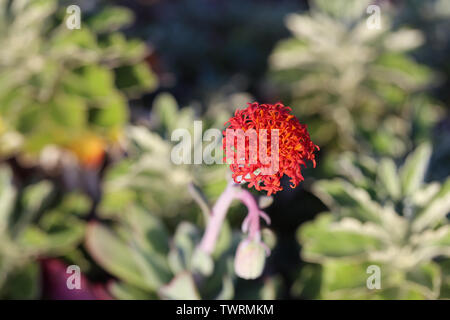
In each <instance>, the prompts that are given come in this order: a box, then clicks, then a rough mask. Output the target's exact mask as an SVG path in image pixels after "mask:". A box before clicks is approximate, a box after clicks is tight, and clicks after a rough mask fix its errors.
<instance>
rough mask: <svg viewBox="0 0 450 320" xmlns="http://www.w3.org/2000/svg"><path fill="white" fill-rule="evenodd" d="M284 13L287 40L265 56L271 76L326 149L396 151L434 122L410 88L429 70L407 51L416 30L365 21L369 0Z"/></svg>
mask: <svg viewBox="0 0 450 320" xmlns="http://www.w3.org/2000/svg"><path fill="white" fill-rule="evenodd" d="M312 4H313V6H312V8H311V10H310V12H308V13H305V14H301V15H299V14H291V15H289V16H288V17H287V18H286V23H287V26H288V28H289V29H290V31H291V32H292V35H293V36H292V37H291V38H289V39H286V40H283V41H281V42H280V43H279V44H278V46H277V47H276V48H275V50H274V52H273V53H272V56H271V59H270V65H271V76H272V79H273V80H274V82H275V83H277V84H278V87H279V90H280V91H281V93H282V94H283V95H284V96H285V98H286V100H287V101H288V102H286V103H287V104H289V105H290V106H291V107H292V108H293V109H294V111H295V113H296V114H297V115H298V116H299V118H300V119H301V121H302V122H304V123H306V124H308V128H309V129H310V131H311V135H312V137H313V138H314V139H315V142H316V143H317V144H318V145H319V146H321V147H322V148H324V149H326V150H338V151H339V150H348V149H352V150H358V151H365V152H374V151H375V152H376V153H380V154H387V155H395V156H401V155H403V154H404V153H405V152H407V151H408V150H410V149H411V147H412V146H413V145H412V144H411V141H413V142H414V141H416V140H420V139H423V138H425V137H426V135H425V137H424V135H423V134H424V133H426V132H427V129H430V128H431V127H432V125H433V123H434V122H435V121H436V117H437V111H436V108H435V106H434V103H433V102H432V101H430V99H429V98H427V97H417V95H415V94H416V93H418V92H420V91H422V90H423V89H425V88H426V87H427V86H429V85H430V81H431V80H432V72H431V70H430V69H428V68H427V67H425V66H423V65H420V64H418V63H416V62H415V61H414V60H413V59H412V58H411V57H409V56H408V55H407V54H406V53H407V52H408V51H410V50H412V49H414V48H417V47H418V46H420V45H421V44H422V42H423V35H422V34H421V32H420V31H418V30H411V29H407V28H398V30H395V31H394V30H393V26H392V18H391V16H392V14H389V13H388V12H387V9H384V8H383V9H384V10H383V12H382V14H381V27H380V28H379V29H370V28H368V26H367V17H368V15H367V14H366V10H365V9H366V8H367V6H368V5H369V4H370V1H356V2H355V1H340V0H339V1H313V2H312Z"/></svg>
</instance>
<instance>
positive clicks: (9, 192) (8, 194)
mask: <svg viewBox="0 0 450 320" xmlns="http://www.w3.org/2000/svg"><path fill="white" fill-rule="evenodd" d="M16 195H17V192H16V190H15V188H14V187H13V185H12V173H11V170H10V169H9V168H8V167H6V166H1V167H0V234H3V233H4V232H6V230H7V228H8V225H9V222H10V218H11V214H12V212H13V209H14V206H15V202H16Z"/></svg>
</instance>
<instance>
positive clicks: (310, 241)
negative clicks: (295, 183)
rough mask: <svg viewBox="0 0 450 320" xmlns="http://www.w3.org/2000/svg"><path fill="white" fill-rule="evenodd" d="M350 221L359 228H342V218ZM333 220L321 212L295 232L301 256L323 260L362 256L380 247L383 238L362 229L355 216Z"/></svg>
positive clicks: (307, 258) (310, 259) (313, 260)
mask: <svg viewBox="0 0 450 320" xmlns="http://www.w3.org/2000/svg"><path fill="white" fill-rule="evenodd" d="M350 220H351V221H353V222H354V224H355V225H358V224H359V225H360V228H359V229H358V228H356V227H352V228H345V227H344V223H345V221H350ZM345 221H344V222H342V223H340V222H332V216H331V215H329V214H323V215H320V216H319V217H318V218H317V219H316V220H315V221H313V222H308V223H305V224H304V225H303V226H301V227H300V228H299V230H298V232H297V238H298V239H299V242H300V243H301V244H302V245H303V250H302V256H303V257H304V259H305V260H307V261H312V262H316V261H324V260H325V259H330V258H364V257H366V256H367V254H368V253H370V252H371V251H373V250H378V249H380V248H382V247H383V243H382V241H381V240H380V239H379V238H378V237H377V236H375V235H374V234H370V233H368V232H367V231H368V230H369V229H368V228H366V229H364V228H363V225H362V224H361V223H360V222H358V221H357V220H355V219H350V218H347V220H345Z"/></svg>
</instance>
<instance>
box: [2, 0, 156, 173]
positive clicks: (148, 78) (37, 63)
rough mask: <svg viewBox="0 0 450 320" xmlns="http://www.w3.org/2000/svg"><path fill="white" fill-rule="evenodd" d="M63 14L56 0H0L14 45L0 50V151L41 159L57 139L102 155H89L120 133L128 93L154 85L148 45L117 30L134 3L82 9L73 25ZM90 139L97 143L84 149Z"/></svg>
mask: <svg viewBox="0 0 450 320" xmlns="http://www.w3.org/2000/svg"><path fill="white" fill-rule="evenodd" d="M82 10H83V9H82ZM65 15H66V7H63V6H62V3H61V2H59V1H56V0H39V1H30V0H24V1H19V0H17V1H9V0H6V1H1V3H0V46H1V47H2V48H8V50H3V51H2V53H1V54H0V122H1V125H0V155H1V156H2V157H4V156H9V155H16V154H19V156H20V157H19V158H26V160H30V159H31V160H36V158H37V157H38V156H39V154H40V152H41V151H42V150H43V149H44V148H45V147H46V146H48V145H56V146H58V147H61V148H63V149H69V150H72V151H73V153H75V154H76V155H78V156H80V159H79V160H80V161H81V162H88V163H87V164H88V165H89V164H91V163H89V161H91V160H92V161H94V162H95V161H98V157H95V159H92V158H89V157H86V156H84V155H85V154H86V153H87V152H91V151H92V149H93V153H95V154H97V155H99V154H100V155H101V153H102V152H104V151H105V150H106V149H107V146H108V145H109V144H112V143H117V140H118V139H120V135H121V131H122V129H123V127H124V124H125V123H126V121H127V119H128V107H127V102H126V97H136V96H137V94H139V93H140V92H143V91H146V90H151V89H153V88H154V87H155V85H156V78H155V76H154V75H153V74H152V73H151V71H150V70H149V69H148V67H147V65H146V64H145V63H143V62H141V61H142V60H143V58H144V57H145V56H146V55H147V54H148V53H147V51H148V50H147V49H146V46H145V45H144V44H143V43H142V42H139V41H130V40H127V39H126V38H125V36H124V35H123V34H122V33H120V32H116V30H117V29H118V28H119V27H120V26H123V25H125V24H129V23H130V22H131V21H132V19H133V16H132V14H131V12H130V11H128V10H126V9H120V8H118V7H106V8H105V9H104V11H102V12H100V13H99V14H97V15H90V16H89V14H88V13H87V12H82V21H81V28H80V29H74V30H70V29H68V28H67V27H66V23H65V21H64V17H65ZM111 16H114V17H115V18H114V19H111ZM125 79H127V80H126V81H125ZM125 95H126V96H125ZM92 137H93V139H92ZM92 142H94V143H92ZM85 144H86V145H90V146H91V149H89V150H87V151H86V150H79V148H80V146H84V145H85ZM92 161H91V162H92Z"/></svg>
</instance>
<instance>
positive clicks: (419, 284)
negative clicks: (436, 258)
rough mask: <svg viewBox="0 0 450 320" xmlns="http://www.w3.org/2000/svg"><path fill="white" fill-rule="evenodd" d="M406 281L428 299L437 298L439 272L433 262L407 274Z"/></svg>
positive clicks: (439, 279)
mask: <svg viewBox="0 0 450 320" xmlns="http://www.w3.org/2000/svg"><path fill="white" fill-rule="evenodd" d="M406 280H407V281H408V282H409V283H410V285H411V286H413V288H414V289H416V290H419V291H421V292H422V294H423V295H424V296H426V297H427V298H428V299H436V298H437V297H438V296H439V289H440V285H441V270H440V268H439V266H438V265H437V264H436V263H434V262H429V263H427V264H424V265H421V266H418V267H417V268H414V269H413V270H411V271H410V272H407V273H406Z"/></svg>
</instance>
